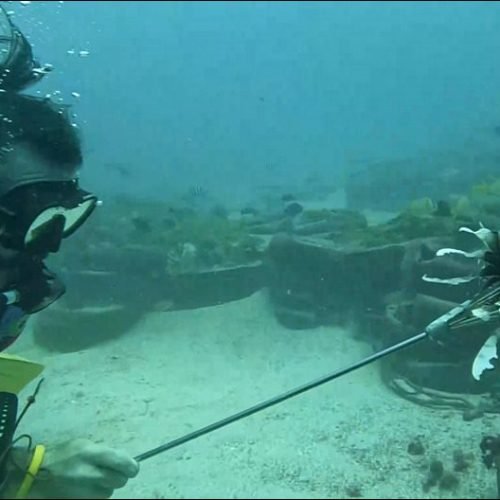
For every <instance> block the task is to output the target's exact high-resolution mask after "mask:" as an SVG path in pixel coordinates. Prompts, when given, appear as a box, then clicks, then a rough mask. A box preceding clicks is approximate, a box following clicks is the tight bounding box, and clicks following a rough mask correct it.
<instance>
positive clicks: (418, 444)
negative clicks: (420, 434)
mask: <svg viewBox="0 0 500 500" xmlns="http://www.w3.org/2000/svg"><path fill="white" fill-rule="evenodd" d="M408 453H409V454H410V455H423V454H424V453H425V447H424V445H423V444H422V441H421V440H420V439H419V438H416V439H414V440H413V441H410V443H408Z"/></svg>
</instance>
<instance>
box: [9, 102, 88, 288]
mask: <svg viewBox="0 0 500 500" xmlns="http://www.w3.org/2000/svg"><path fill="white" fill-rule="evenodd" d="M66 111H67V110H66V108H63V107H59V106H55V105H54V104H53V103H51V102H49V101H47V100H43V99H36V98H33V97H28V96H26V95H21V94H15V93H9V92H3V93H0V260H2V254H3V255H4V256H8V255H15V256H19V255H22V256H23V257H25V258H26V257H29V258H30V259H32V260H39V261H41V260H43V259H44V258H45V257H46V256H47V255H48V254H49V253H51V252H57V251H58V250H59V247H60V244H61V241H62V239H63V238H65V237H67V236H69V235H70V234H72V233H73V232H74V231H75V230H76V229H78V227H80V226H81V224H82V223H83V222H85V220H86V219H87V218H88V216H89V215H90V214H91V212H92V211H93V209H94V207H95V205H96V201H97V199H96V197H95V196H93V195H91V194H90V193H87V192H86V191H83V190H82V189H81V188H80V187H79V186H78V171H79V169H80V167H81V164H82V151H81V142H80V138H79V137H78V134H77V131H76V129H75V128H74V127H73V126H72V124H71V121H70V120H69V119H68V116H67V113H66ZM7 260H8V259H7ZM5 264H6V260H5V259H4V260H3V265H2V266H0V267H2V268H3V269H4V271H5V270H6V267H9V266H6V265H5ZM2 281H4V282H5V280H2V279H1V276H0V289H2V288H3V286H5V283H2Z"/></svg>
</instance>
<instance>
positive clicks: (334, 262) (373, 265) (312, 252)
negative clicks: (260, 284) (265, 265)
mask: <svg viewBox="0 0 500 500" xmlns="http://www.w3.org/2000/svg"><path fill="white" fill-rule="evenodd" d="M403 255H404V247H403V246H402V245H391V246H385V247H380V248H371V249H356V250H348V249H344V250H342V249H338V248H336V247H335V246H334V245H333V244H332V243H331V242H330V241H328V240H324V239H317V238H314V239H313V238H310V239H309V238H302V237H290V236H288V235H285V234H281V235H276V236H274V237H273V238H272V239H271V241H270V242H269V245H268V251H267V256H268V261H269V265H270V266H271V268H272V270H273V273H272V275H271V276H270V285H269V286H270V288H271V289H273V290H276V293H277V294H278V293H281V294H283V293H284V292H286V290H300V291H301V293H307V294H308V295H309V296H310V297H311V303H313V304H314V310H315V311H321V312H320V314H319V316H320V317H322V316H323V315H324V316H325V317H327V316H328V313H330V312H331V313H336V312H340V313H341V314H343V315H348V314H349V313H350V312H351V311H352V310H353V307H354V308H355V310H356V311H360V310H365V309H366V307H369V306H372V305H373V304H378V303H380V301H381V300H382V298H383V296H384V295H385V294H386V293H388V292H390V291H394V290H395V289H397V288H398V287H399V285H400V281H401V272H400V263H401V260H402V258H403ZM280 291H281V292H280ZM330 317H331V316H330Z"/></svg>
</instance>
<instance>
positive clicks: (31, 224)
mask: <svg viewBox="0 0 500 500" xmlns="http://www.w3.org/2000/svg"><path fill="white" fill-rule="evenodd" d="M97 203H98V199H97V197H96V196H95V195H93V194H91V193H89V192H87V191H84V190H83V189H81V188H80V187H79V186H78V181H77V180H76V179H74V180H72V181H62V182H38V183H35V184H29V185H26V186H21V187H19V188H16V189H14V190H13V191H12V192H10V193H9V194H8V195H6V196H5V197H4V198H3V200H2V202H0V218H1V220H2V222H3V227H2V228H1V231H2V234H0V241H2V244H3V245H4V246H5V247H8V248H14V249H16V250H24V251H28V252H29V253H33V254H46V253H49V252H57V251H58V250H59V247H60V244H61V241H62V239H64V238H67V237H68V236H70V235H71V234H73V233H74V232H75V231H76V230H77V229H78V228H79V227H80V226H81V225H82V224H83V223H84V222H85V221H86V220H87V219H88V217H89V216H90V215H91V214H92V212H93V211H94V209H95V207H96V205H97Z"/></svg>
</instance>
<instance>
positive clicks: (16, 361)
mask: <svg viewBox="0 0 500 500" xmlns="http://www.w3.org/2000/svg"><path fill="white" fill-rule="evenodd" d="M43 369H44V366H43V365H41V364H39V363H35V362H33V361H28V360H27V359H24V358H21V357H19V356H14V355H12V354H5V353H0V392H10V393H12V394H18V393H19V392H20V391H22V390H23V389H24V388H25V387H26V386H27V385H28V384H29V383H30V382H31V381H32V380H34V379H35V378H36V377H38V375H40V373H42V371H43Z"/></svg>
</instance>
